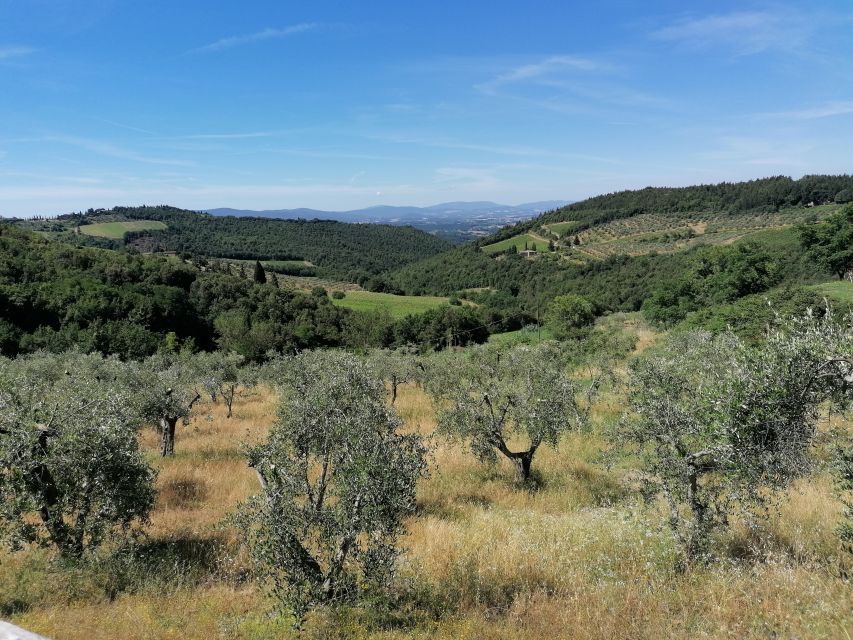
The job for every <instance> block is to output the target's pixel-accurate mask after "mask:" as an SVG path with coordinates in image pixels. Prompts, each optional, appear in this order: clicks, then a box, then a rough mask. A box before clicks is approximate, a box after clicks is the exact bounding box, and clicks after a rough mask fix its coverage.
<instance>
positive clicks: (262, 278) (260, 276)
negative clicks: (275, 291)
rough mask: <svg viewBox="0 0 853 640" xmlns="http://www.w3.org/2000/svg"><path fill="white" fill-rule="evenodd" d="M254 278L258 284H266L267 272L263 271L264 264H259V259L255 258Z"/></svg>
mask: <svg viewBox="0 0 853 640" xmlns="http://www.w3.org/2000/svg"><path fill="white" fill-rule="evenodd" d="M254 280H255V282H257V283H258V284H266V281H267V272H266V271H264V266H263V265H262V264H261V261H260V260H255V275H254Z"/></svg>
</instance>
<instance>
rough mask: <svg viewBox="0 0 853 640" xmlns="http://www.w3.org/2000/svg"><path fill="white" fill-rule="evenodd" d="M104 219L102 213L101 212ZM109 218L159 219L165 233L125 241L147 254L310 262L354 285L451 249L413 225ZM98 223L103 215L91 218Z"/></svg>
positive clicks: (167, 215) (179, 214) (141, 215)
mask: <svg viewBox="0 0 853 640" xmlns="http://www.w3.org/2000/svg"><path fill="white" fill-rule="evenodd" d="M99 215H100V214H99ZM108 215H112V216H121V217H123V218H126V219H129V220H158V221H160V222H163V223H165V224H166V225H167V226H168V228H167V229H166V230H163V231H131V232H129V233H128V234H127V235H126V236H125V238H124V242H125V243H126V244H130V245H132V246H135V247H137V248H140V249H142V250H145V251H176V252H186V253H191V254H195V255H204V256H209V257H215V258H237V259H249V260H308V261H310V262H312V263H313V264H315V265H316V266H317V267H318V269H319V271H320V273H321V275H325V276H332V277H336V278H342V279H345V280H348V281H350V282H357V281H358V280H359V279H360V278H361V279H363V280H365V279H368V278H369V277H370V276H375V275H377V274H380V273H383V272H385V271H389V270H391V269H396V268H399V267H401V266H403V265H405V264H408V263H410V262H414V261H416V260H420V259H422V258H426V257H429V256H432V255H435V254H437V253H441V252H442V251H445V250H447V249H448V248H449V247H450V244H449V243H448V242H446V241H445V240H442V239H440V238H437V237H435V236H433V235H430V234H428V233H426V232H424V231H419V230H417V229H415V228H413V227H398V226H392V225H377V224H348V223H344V222H336V221H333V220H275V219H271V218H260V217H258V218H235V217H217V216H211V215H208V214H203V213H194V212H191V211H184V210H181V209H177V208H174V207H167V206H159V207H147V206H144V207H116V208H115V209H112V210H111V211H110V212H109V214H108ZM90 220H91V222H98V221H99V219H98V216H95V217H91V218H90Z"/></svg>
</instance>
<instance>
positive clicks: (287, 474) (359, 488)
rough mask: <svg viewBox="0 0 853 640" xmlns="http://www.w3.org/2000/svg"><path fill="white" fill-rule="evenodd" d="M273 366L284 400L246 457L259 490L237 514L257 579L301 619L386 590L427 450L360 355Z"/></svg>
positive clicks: (311, 357)
mask: <svg viewBox="0 0 853 640" xmlns="http://www.w3.org/2000/svg"><path fill="white" fill-rule="evenodd" d="M280 364H281V365H282V366H279V367H276V371H278V372H279V376H280V377H279V380H278V384H279V386H280V391H281V403H280V407H279V412H278V420H277V422H276V423H275V425H274V426H273V428H272V430H271V431H270V434H269V438H268V440H267V441H266V442H264V443H263V444H260V445H258V446H255V447H252V448H251V449H249V451H248V457H249V464H250V465H251V466H252V467H254V469H255V471H256V472H257V474H258V478H259V480H260V483H261V486H262V490H261V492H260V493H259V494H258V495H257V496H255V497H254V498H253V499H251V500H249V501H248V502H247V503H246V504H244V505H243V506H242V508H241V510H240V511H239V513H238V515H237V516H236V520H237V522H238V524H239V525H240V526H241V527H242V528H243V529H244V530H245V531H246V533H247V536H248V542H249V548H250V550H251V554H252V557H253V559H254V563H255V566H256V567H257V571H258V573H259V576H260V577H261V578H262V579H263V580H264V581H265V582H266V583H267V584H268V585H269V587H270V589H271V591H272V593H273V595H274V596H275V597H276V598H277V599H278V600H279V602H280V603H281V604H282V605H283V606H284V607H286V608H289V609H290V610H291V611H292V612H293V613H294V614H295V616H296V618H297V620H300V619H301V617H302V616H303V615H304V613H305V612H306V611H307V610H308V609H310V608H311V607H313V606H316V605H318V604H322V603H328V602H332V601H337V600H344V599H351V598H353V597H356V596H357V595H358V594H359V593H361V592H363V591H364V590H365V589H371V588H383V587H385V586H386V585H388V584H389V581H390V580H391V579H392V577H393V569H394V564H395V558H396V555H397V547H396V542H397V538H398V536H399V534H400V532H401V528H402V523H403V518H404V517H405V516H406V515H408V514H410V513H411V512H412V511H413V509H414V507H415V489H416V484H417V481H418V479H419V478H420V477H421V476H422V475H423V474H424V473H425V470H426V462H425V447H424V444H423V442H422V439H421V438H420V437H419V436H417V435H414V434H406V435H403V434H401V433H399V429H400V427H401V425H402V423H401V421H400V419H399V418H398V417H397V414H396V413H395V412H394V410H393V409H392V408H390V407H388V406H387V404H386V402H385V389H384V385H383V384H382V382H381V381H380V380H379V379H378V378H377V377H376V375H375V373H374V371H373V370H372V369H370V368H369V367H368V366H367V365H366V364H365V363H364V362H362V361H361V360H359V359H358V358H356V357H354V356H351V355H347V354H344V353H337V352H329V351H327V352H308V353H304V354H301V355H298V356H295V357H292V358H289V359H287V361H286V362H281V363H280Z"/></svg>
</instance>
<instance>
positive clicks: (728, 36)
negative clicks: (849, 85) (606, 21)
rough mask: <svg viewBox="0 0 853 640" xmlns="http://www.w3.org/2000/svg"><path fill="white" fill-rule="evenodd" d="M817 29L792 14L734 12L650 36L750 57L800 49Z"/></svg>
mask: <svg viewBox="0 0 853 640" xmlns="http://www.w3.org/2000/svg"><path fill="white" fill-rule="evenodd" d="M814 29H815V25H814V22H813V21H812V20H810V19H808V18H807V17H806V16H802V15H800V14H798V13H793V12H790V11H781V10H777V11H735V12H732V13H727V14H718V15H710V16H704V17H701V18H682V19H680V20H678V21H676V22H674V23H672V24H670V25H668V26H666V27H663V28H662V29H658V30H657V31H655V32H653V33H652V34H651V35H652V38H654V39H656V40H661V41H665V42H672V43H676V44H679V45H682V46H685V47H688V48H692V49H711V48H718V47H722V48H725V49H729V50H731V51H733V52H734V53H735V55H751V54H757V53H762V52H765V51H769V50H771V49H780V50H786V51H790V50H792V49H796V48H798V47H801V46H802V45H804V44H805V43H806V41H807V40H808V39H809V38H810V36H811V35H812V33H813V32H814Z"/></svg>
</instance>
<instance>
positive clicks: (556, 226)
mask: <svg viewBox="0 0 853 640" xmlns="http://www.w3.org/2000/svg"><path fill="white" fill-rule="evenodd" d="M576 224H577V223H576V222H573V221H571V220H569V221H567V222H552V223H551V224H545V225H542V226H543V227H545V228H546V229H548V230H549V231H553V232H554V233H556V234H557V235H558V236H562V235H563V234H564V233H566V232H567V231H569V230H571V229H572V227H574V226H575V225H576Z"/></svg>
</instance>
